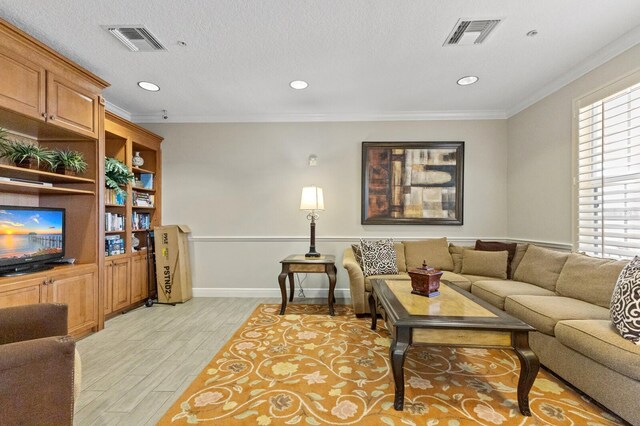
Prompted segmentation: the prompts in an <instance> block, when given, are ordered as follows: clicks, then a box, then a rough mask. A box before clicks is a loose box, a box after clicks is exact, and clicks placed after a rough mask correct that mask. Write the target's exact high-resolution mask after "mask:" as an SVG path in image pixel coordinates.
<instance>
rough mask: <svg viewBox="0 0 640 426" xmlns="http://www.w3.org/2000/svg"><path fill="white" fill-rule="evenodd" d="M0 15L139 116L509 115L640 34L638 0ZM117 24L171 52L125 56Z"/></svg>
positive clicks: (21, 7) (125, 5)
mask: <svg viewBox="0 0 640 426" xmlns="http://www.w3.org/2000/svg"><path fill="white" fill-rule="evenodd" d="M0 16H2V17H3V18H4V19H6V20H8V21H10V22H12V23H14V24H16V25H17V26H18V27H20V28H22V29H23V30H25V31H27V32H28V33H30V34H32V35H34V36H35V37H37V38H38V39H40V40H41V41H43V42H45V43H46V44H48V45H50V46H51V47H53V48H55V49H56V50H58V51H60V52H61V53H63V54H65V55H66V56H68V57H70V58H71V59H73V60H75V61H76V62H78V63H79V64H81V65H82V66H84V67H86V68H87V69H89V70H91V71H93V72H94V73H95V74H97V75H99V76H100V77H102V78H104V79H105V80H107V81H109V82H110V83H111V85H112V86H111V87H110V88H109V89H107V91H106V92H105V97H106V99H107V100H108V101H109V102H110V103H112V104H114V105H116V106H118V107H120V108H122V109H124V110H126V111H128V112H129V113H130V114H131V116H132V118H133V119H134V120H136V121H162V118H161V116H162V113H161V111H162V110H163V109H166V110H167V111H168V115H169V120H168V121H183V122H189V121H274V120H276V121H277V120H285V121H286V120H316V119H318V120H320V119H327V120H329V119H335V120H340V119H347V120H357V119H365V120H366V119H411V118H434V117H443V118H446V117H449V118H455V117H457V116H459V117H485V118H486V117H506V116H508V115H510V114H512V113H514V112H517V111H518V110H519V109H522V108H523V107H524V106H526V105H527V104H529V103H531V102H532V101H534V100H537V99H538V98H540V97H541V96H543V95H544V94H546V93H548V91H549V90H551V89H552V88H554V87H556V88H557V87H558V85H560V84H565V83H567V82H568V81H570V80H571V79H573V78H576V77H578V76H579V75H580V74H582V73H584V72H586V71H588V70H589V69H590V68H592V67H593V66H595V65H598V63H599V62H602V61H603V60H606V59H609V58H610V57H611V56H612V55H613V54H617V53H621V52H622V51H623V50H625V49H627V48H629V47H631V46H633V45H635V44H637V43H638V42H640V1H639V0H615V1H603V0H562V1H558V0H536V1H531V0H483V1H469V0H466V1H465V0H448V1H442V0H415V1H413V0H412V1H406V0H397V1H390V0H271V1H265V0H254V1H242V0H216V1H210V0H180V1H160V0H155V1H151V0H147V1H143V0H110V1H98V0H56V1H41V0H19V1H17V0H0ZM496 17H497V18H503V19H504V21H503V22H502V23H500V24H499V25H498V27H497V28H496V29H495V31H494V33H493V34H492V35H490V36H489V38H488V39H487V41H486V42H485V43H484V44H482V45H475V46H474V45H472V46H453V47H451V46H447V47H443V42H444V41H445V38H446V37H447V35H448V34H449V33H450V31H451V29H452V28H453V26H454V25H455V24H456V22H457V21H458V19H459V18H471V19H488V18H496ZM109 24H143V25H145V26H146V27H147V28H149V29H150V30H151V31H152V32H153V33H154V34H155V35H156V36H157V37H158V38H159V39H160V41H161V42H162V43H164V44H165V46H167V48H168V51H167V52H153V53H134V52H130V51H128V50H127V49H126V48H125V47H124V46H123V45H121V44H119V43H118V42H117V41H116V40H115V38H114V37H113V36H111V35H110V34H109V33H108V32H107V31H105V30H104V29H103V28H101V25H109ZM532 29H536V30H537V31H538V32H539V34H538V36H537V37H533V38H532V37H526V35H525V34H526V33H527V32H528V31H529V30H532ZM178 40H183V41H185V42H187V46H186V47H181V46H178V44H177V41H178ZM639 65H640V60H639ZM464 75H477V76H478V77H480V81H479V82H478V83H477V84H475V85H473V86H468V87H460V86H458V85H456V80H457V79H458V78H459V77H461V76H464ZM296 79H303V80H306V81H308V82H309V88H308V89H306V90H302V91H294V90H292V89H290V88H289V86H288V84H289V82H290V81H291V80H296ZM140 80H149V81H153V82H155V83H157V84H158V85H159V86H160V87H161V91H160V92H158V93H149V92H145V91H143V90H141V89H139V88H138V87H137V85H136V82H138V81H140Z"/></svg>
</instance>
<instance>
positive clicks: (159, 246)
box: [153, 225, 191, 303]
mask: <svg viewBox="0 0 640 426" xmlns="http://www.w3.org/2000/svg"><path fill="white" fill-rule="evenodd" d="M153 233H154V239H155V252H156V277H157V280H156V282H157V285H158V302H165V303H181V302H186V301H187V300H189V299H191V266H190V265H191V264H190V259H189V240H188V237H189V233H191V229H189V227H188V226H187V225H165V226H156V227H155V228H153Z"/></svg>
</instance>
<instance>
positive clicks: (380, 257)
mask: <svg viewBox="0 0 640 426" xmlns="http://www.w3.org/2000/svg"><path fill="white" fill-rule="evenodd" d="M360 249H361V254H362V266H363V268H362V271H363V272H364V276H365V277H368V276H370V275H384V274H397V273H398V265H397V262H396V250H395V248H394V247H393V240H392V239H391V238H388V239H385V240H379V241H366V240H360Z"/></svg>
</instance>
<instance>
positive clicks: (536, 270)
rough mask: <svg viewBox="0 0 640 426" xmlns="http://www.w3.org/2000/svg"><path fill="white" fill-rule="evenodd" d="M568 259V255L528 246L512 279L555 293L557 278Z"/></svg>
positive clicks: (531, 245)
mask: <svg viewBox="0 0 640 426" xmlns="http://www.w3.org/2000/svg"><path fill="white" fill-rule="evenodd" d="M568 257H569V253H563V252H559V251H555V250H549V249H546V248H543V247H538V246H535V245H533V244H530V245H529V248H527V252H526V253H525V254H524V257H523V258H522V261H521V262H520V265H518V269H516V272H515V274H514V276H513V279H514V280H515V281H523V282H525V283H530V284H535V285H537V286H539V287H542V288H546V289H547V290H551V291H555V290H556V282H557V281H558V276H559V275H560V271H562V267H563V266H564V264H565V262H566V261H567V258H568Z"/></svg>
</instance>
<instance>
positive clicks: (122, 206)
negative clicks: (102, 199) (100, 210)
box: [104, 204, 126, 208]
mask: <svg viewBox="0 0 640 426" xmlns="http://www.w3.org/2000/svg"><path fill="white" fill-rule="evenodd" d="M104 206H105V207H118V208H125V207H126V206H125V205H124V204H105V205H104Z"/></svg>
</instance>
